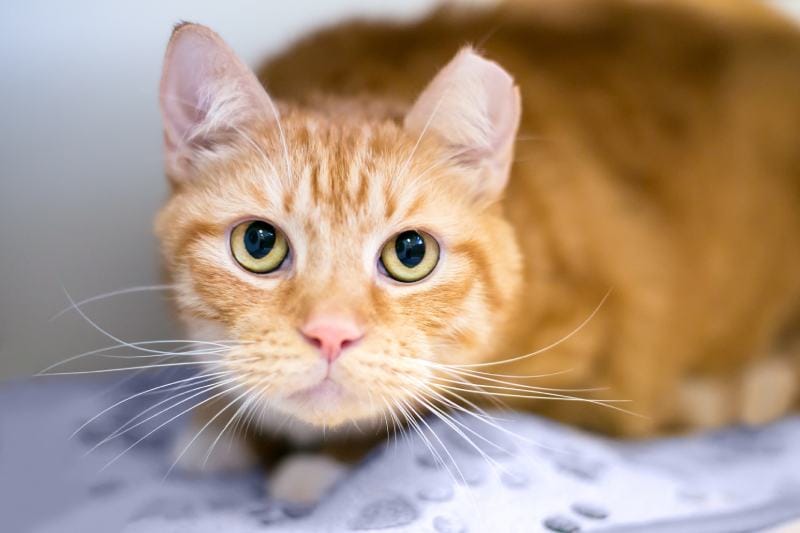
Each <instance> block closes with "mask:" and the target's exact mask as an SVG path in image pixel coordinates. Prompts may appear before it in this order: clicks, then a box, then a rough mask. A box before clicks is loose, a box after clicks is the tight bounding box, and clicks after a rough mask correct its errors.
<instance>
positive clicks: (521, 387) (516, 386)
mask: <svg viewBox="0 0 800 533" xmlns="http://www.w3.org/2000/svg"><path fill="white" fill-rule="evenodd" d="M469 377H472V378H475V379H483V380H486V381H489V382H492V383H500V384H501V385H487V384H485V383H475V382H469V383H471V384H474V385H477V386H478V387H482V388H488V389H500V390H514V391H531V392H553V393H557V392H601V391H607V390H608V387H593V388H584V389H555V388H551V387H536V386H533V385H525V384H522V383H513V382H510V381H501V380H499V379H493V378H488V377H479V376H469ZM433 379H437V380H439V381H444V382H447V383H464V381H457V380H453V379H448V378H443V377H434V378H433Z"/></svg>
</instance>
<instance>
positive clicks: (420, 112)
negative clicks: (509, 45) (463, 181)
mask: <svg viewBox="0 0 800 533" xmlns="http://www.w3.org/2000/svg"><path fill="white" fill-rule="evenodd" d="M520 115H521V111H520V96H519V89H518V88H517V86H516V85H515V84H514V79H513V78H512V77H511V76H510V75H509V74H508V73H507V72H506V71H505V70H503V69H502V68H501V67H500V66H499V65H498V64H497V63H495V62H493V61H489V60H487V59H484V58H483V57H481V56H480V55H478V54H477V53H475V52H474V51H473V50H472V49H471V48H469V47H467V48H464V49H462V50H461V51H460V52H459V53H458V54H457V55H456V56H455V58H453V59H452V60H451V61H450V63H448V64H447V65H446V66H445V67H444V68H443V69H442V70H441V71H440V72H439V73H438V74H437V75H436V77H435V78H434V79H433V81H431V82H430V84H429V85H428V86H427V87H426V88H425V90H424V91H423V92H422V94H421V95H420V96H419V98H417V101H416V102H415V103H414V105H413V106H412V108H411V110H410V111H409V112H408V114H407V115H406V117H405V127H406V129H408V130H409V131H413V132H416V133H418V134H420V135H421V134H423V133H424V132H426V131H431V132H435V133H436V134H437V135H439V136H440V137H441V138H442V139H443V140H444V141H445V142H446V143H447V144H448V145H449V146H450V147H452V149H453V157H454V158H455V159H456V160H458V161H459V162H461V163H462V164H464V165H466V166H469V167H472V168H474V169H476V170H478V171H479V172H478V176H479V179H480V181H481V182H480V183H477V184H475V185H476V189H477V191H478V194H479V195H480V196H482V197H484V198H485V199H488V200H495V199H497V198H499V197H500V195H501V194H502V191H503V189H504V188H505V186H506V183H507V181H508V175H509V171H510V168H511V161H512V159H513V154H514V139H515V137H516V134H517V128H518V127H519V121H520Z"/></svg>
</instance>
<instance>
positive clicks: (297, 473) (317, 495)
mask: <svg viewBox="0 0 800 533" xmlns="http://www.w3.org/2000/svg"><path fill="white" fill-rule="evenodd" d="M382 440H383V435H382V434H381V433H377V434H375V435H374V437H371V438H365V437H364V436H363V435H359V437H358V438H357V439H356V440H353V439H344V440H341V441H338V440H335V439H333V440H332V441H330V442H323V444H322V445H321V447H319V448H318V449H317V450H316V451H314V452H313V453H309V452H294V453H290V454H287V455H286V456H285V457H283V459H282V460H281V461H280V462H279V463H278V464H277V465H276V467H275V468H274V469H273V470H272V473H271V475H270V478H269V479H268V481H267V493H268V494H269V495H270V496H271V497H273V498H276V499H278V500H281V501H285V502H290V503H295V504H300V505H313V504H315V503H317V502H318V501H319V500H320V499H322V498H323V497H324V496H325V495H326V494H327V493H328V492H330V490H331V489H332V488H333V486H334V485H336V483H337V482H338V481H339V480H341V479H342V478H343V477H344V476H345V474H347V472H348V471H349V470H350V468H351V467H352V465H354V464H356V463H358V462H359V461H361V459H363V458H364V456H366V454H367V453H369V451H370V450H372V449H373V448H374V447H375V446H376V445H378V444H379V443H380V442H381V441H382Z"/></svg>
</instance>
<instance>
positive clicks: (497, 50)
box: [157, 0, 800, 442]
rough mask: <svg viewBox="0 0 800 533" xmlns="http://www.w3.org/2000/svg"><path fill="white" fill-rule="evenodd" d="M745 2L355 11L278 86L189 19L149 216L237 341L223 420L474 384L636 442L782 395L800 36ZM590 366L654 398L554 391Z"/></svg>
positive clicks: (278, 73)
mask: <svg viewBox="0 0 800 533" xmlns="http://www.w3.org/2000/svg"><path fill="white" fill-rule="evenodd" d="M736 5H737V6H738V8H739V9H726V8H720V9H711V8H708V9H705V10H700V9H693V8H690V7H687V6H686V3H672V4H670V3H664V2H631V3H628V2H623V1H619V2H577V3H576V2H568V3H566V2H563V1H560V0H559V1H553V2H538V3H537V5H536V6H533V7H528V6H522V5H518V4H511V5H508V6H505V7H500V8H493V9H488V10H486V9H482V10H469V11H466V10H460V11H459V10H455V9H444V10H440V11H438V12H436V13H434V14H433V15H431V16H430V17H428V18H426V19H424V20H422V21H420V22H418V23H415V24H411V25H401V24H395V23H376V22H355V23H351V24H346V25H342V26H338V27H334V28H332V29H330V30H326V31H323V32H321V33H319V34H317V35H314V36H312V37H310V38H308V39H306V40H304V41H302V42H300V43H299V44H297V45H296V46H294V47H293V48H291V49H290V50H289V51H287V52H285V53H284V54H282V55H281V56H279V57H277V58H276V59H274V60H273V61H271V62H270V63H269V64H267V65H266V67H265V68H264V69H263V71H262V73H261V77H262V79H263V80H264V84H265V85H266V86H267V87H268V88H269V90H270V94H271V95H272V97H274V98H275V99H274V100H273V99H272V98H271V97H270V96H268V94H267V92H266V91H265V90H264V89H263V87H262V84H261V83H259V82H258V80H257V79H256V77H255V76H254V75H253V74H252V73H251V71H250V70H249V69H248V68H246V67H245V66H244V65H243V64H242V63H241V62H240V61H239V60H238V59H237V58H236V57H235V55H234V53H233V52H232V51H231V50H230V49H229V48H228V47H227V46H226V45H225V44H224V43H223V42H222V41H221V39H220V38H219V37H218V36H217V35H216V34H214V33H213V32H212V31H210V30H209V29H207V28H204V27H202V26H197V25H192V24H183V25H180V26H178V27H177V28H176V30H175V32H174V34H173V36H172V39H171V41H170V44H169V48H168V51H167V55H166V60H165V67H164V73H163V79H162V85H161V105H162V111H163V116H164V131H165V146H166V165H167V174H168V176H169V178H170V182H171V184H172V194H171V197H170V198H169V201H168V202H167V204H166V206H165V207H164V209H163V211H162V212H161V213H160V215H159V217H158V221H157V232H158V235H159V237H160V238H161V242H162V247H163V255H164V258H165V261H166V265H167V268H168V271H169V273H170V275H171V277H172V278H173V280H174V281H175V283H176V285H177V287H178V288H177V304H178V307H179V310H180V315H181V317H182V318H183V319H184V321H185V322H186V324H187V326H188V327H189V329H190V331H191V332H192V334H193V335H195V337H196V338H204V339H226V340H230V341H234V343H233V344H232V345H231V348H230V350H228V351H227V353H226V355H225V358H224V363H223V365H224V367H225V370H226V371H228V372H232V373H231V374H227V376H228V377H229V382H228V386H229V387H230V388H231V389H232V390H231V391H230V392H229V393H228V395H226V396H225V398H226V401H227V399H228V398H230V403H229V404H228V411H229V412H227V414H221V415H220V417H221V418H226V419H228V418H227V417H229V416H230V415H231V414H233V413H232V412H233V411H236V409H237V405H236V400H237V399H240V400H241V399H246V400H244V401H250V404H249V406H248V408H249V409H256V410H257V411H259V412H263V413H266V414H263V415H262V418H263V420H262V425H263V426H265V427H269V426H270V422H269V420H270V419H272V418H273V415H274V414H278V415H279V417H280V416H287V415H288V417H289V418H290V419H292V420H294V421H297V422H298V423H297V424H295V425H292V426H289V427H291V429H290V430H288V435H289V437H290V438H291V439H293V440H295V441H302V442H310V441H314V440H315V439H317V438H318V437H319V435H320V432H321V428H324V427H326V426H327V427H328V428H333V427H340V428H347V427H349V426H350V424H351V423H353V422H361V423H364V422H366V423H369V421H373V422H375V423H376V424H380V425H383V424H384V418H385V417H386V418H389V417H397V418H402V417H403V416H407V415H408V413H410V412H412V411H413V410H415V409H416V410H419V411H425V410H437V409H441V410H444V409H447V408H448V407H452V406H453V403H452V402H454V401H457V402H460V401H461V398H459V397H472V398H473V399H475V398H477V399H482V398H487V397H494V398H499V399H501V400H504V401H506V402H507V403H510V404H512V405H516V406H524V407H526V408H527V407H530V408H533V409H540V410H543V411H545V412H548V413H550V414H552V415H553V416H556V417H558V418H561V419H564V420H567V421H572V422H575V423H579V424H582V425H585V426H590V427H593V428H596V429H599V430H603V431H607V432H614V433H622V434H627V435H644V434H650V433H652V432H655V431H660V430H664V429H668V428H673V427H697V426H709V425H718V424H723V423H729V422H734V421H739V420H745V421H750V422H759V421H763V420H767V419H770V418H774V417H777V416H780V415H781V414H783V413H784V412H785V411H786V410H787V409H789V408H790V407H791V405H792V402H793V401H795V399H796V396H797V381H798V379H797V378H798V368H800V364H799V363H798V361H797V350H796V349H795V350H794V351H793V349H792V340H793V339H792V337H791V333H792V332H793V330H792V326H793V325H796V323H797V321H798V318H800V132H799V131H798V124H800V34H799V33H798V31H797V30H796V29H795V28H794V27H793V26H791V25H790V24H789V23H787V22H784V21H783V20H781V19H780V18H779V17H777V16H776V15H773V14H772V13H771V12H769V11H767V10H766V9H765V8H760V7H759V6H757V5H755V4H753V5H751V4H749V3H741V4H736ZM466 43H474V44H475V45H476V46H477V47H478V49H472V48H469V47H468V46H467V47H464V45H465V44H466ZM609 291H610V292H609ZM606 296H607V298H606ZM604 298H605V300H604ZM601 302H602V305H601ZM559 341H561V342H559ZM548 346H549V349H547V350H544V351H541V353H537V354H535V355H531V352H533V351H539V350H541V349H542V348H544V347H548ZM541 374H545V376H543V377H540V378H536V379H534V378H530V377H526V376H531V375H541ZM598 385H604V386H608V387H609V389H610V391H609V392H607V393H605V394H606V395H609V396H598V395H596V394H595V395H594V396H591V395H590V394H589V393H585V395H587V397H593V398H611V397H612V396H610V395H613V397H614V398H622V399H628V400H632V403H631V404H629V405H628V404H626V407H628V408H630V409H631V410H633V411H635V412H636V413H638V414H640V415H642V416H631V415H625V414H622V413H619V412H616V411H613V410H611V409H607V408H603V407H602V406H594V405H587V404H585V403H582V402H575V401H560V400H561V399H568V396H569V395H570V394H575V393H574V392H572V393H571V392H568V391H567V392H564V391H562V390H561V389H563V388H565V387H566V388H585V387H596V386H598ZM220 394H222V393H220ZM542 400H551V401H547V402H545V401H542ZM552 400H555V401H552ZM222 407H225V405H223V406H222ZM215 412H223V410H221V409H220V410H215ZM317 428H320V429H317ZM284 432H285V433H286V431H284Z"/></svg>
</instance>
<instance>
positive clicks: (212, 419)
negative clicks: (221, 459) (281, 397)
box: [164, 385, 257, 479]
mask: <svg viewBox="0 0 800 533" xmlns="http://www.w3.org/2000/svg"><path fill="white" fill-rule="evenodd" d="M256 386H257V385H253V386H252V387H250V388H249V389H247V390H245V391H244V392H243V393H242V394H240V395H239V396H237V397H236V398H234V399H233V400H231V401H230V402H228V403H227V404H225V407H223V408H222V409H220V410H219V411H217V413H216V414H215V415H214V416H212V417H211V418H210V419H208V421H207V422H206V423H205V424H203V427H201V428H200V431H198V432H197V433H196V434H195V436H194V437H192V440H190V441H189V443H188V444H187V445H186V446H185V447H184V448H183V449H182V450H181V452H180V453H179V454H178V457H176V458H175V461H173V463H172V465H170V467H169V468H168V469H167V472H166V474H164V479H167V478H168V477H169V475H170V473H172V470H173V469H174V468H175V466H176V465H177V464H178V463H179V462H180V460H181V458H182V457H183V456H184V455H185V454H186V452H187V451H189V448H191V447H192V444H194V442H195V441H196V440H197V439H198V438H199V437H200V435H202V433H203V432H204V431H205V430H206V428H208V426H210V425H211V424H213V423H214V420H216V419H217V418H219V417H220V416H221V415H222V414H223V413H224V412H225V411H227V410H228V409H229V408H230V407H231V406H233V405H234V404H236V402H238V401H239V400H241V399H242V398H244V397H245V396H247V395H248V394H250V393H251V392H252V391H254V390H255V389H256ZM226 427H227V425H226ZM220 435H221V433H220ZM214 442H215V443H216V440H215V441H214ZM206 460H208V456H206ZM205 464H206V463H205V462H203V465H205Z"/></svg>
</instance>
